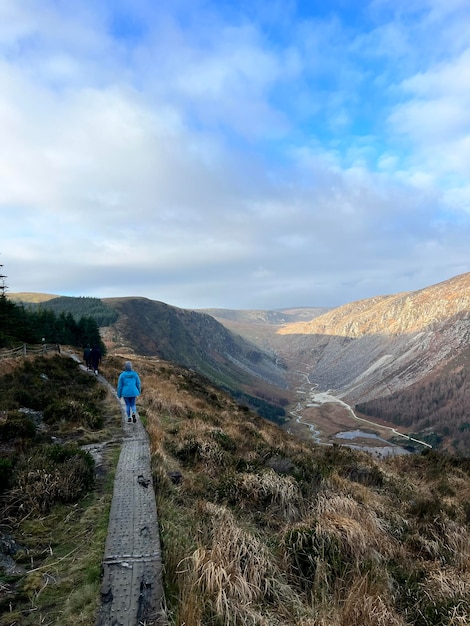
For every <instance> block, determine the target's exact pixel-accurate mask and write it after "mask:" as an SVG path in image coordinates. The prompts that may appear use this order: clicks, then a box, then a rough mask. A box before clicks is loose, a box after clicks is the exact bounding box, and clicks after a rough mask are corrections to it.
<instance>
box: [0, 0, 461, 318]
mask: <svg viewBox="0 0 470 626" xmlns="http://www.w3.org/2000/svg"><path fill="white" fill-rule="evenodd" d="M0 211H1V232H0V263H1V264H3V273H4V274H6V276H7V281H6V283H7V285H8V288H9V291H10V292H17V291H35V292H46V293H54V294H61V295H70V296H76V295H81V296H96V297H108V296H145V297H148V298H151V299H153V300H160V301H163V302H167V303H168V304H172V305H175V306H180V307H184V308H204V307H224V308H238V309H246V308H250V309H252V308H255V309H275V308H282V307H289V306H338V305H341V304H344V303H346V302H350V301H353V300H358V299H361V298H367V297H371V296H374V295H382V294H388V293H397V292H399V291H408V290H415V289H420V288H422V287H426V286H428V285H431V284H434V283H437V282H440V281H442V280H446V279H447V278H450V277H452V276H455V275H457V274H461V273H463V272H468V271H470V246H469V242H470V5H469V3H468V0H371V1H368V0H328V1H326V0H299V1H296V0H159V1H158V2H157V1H156V0H99V1H97V0H0Z"/></svg>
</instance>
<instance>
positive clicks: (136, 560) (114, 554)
mask: <svg viewBox="0 0 470 626" xmlns="http://www.w3.org/2000/svg"><path fill="white" fill-rule="evenodd" d="M99 378H100V380H101V381H102V382H104V383H106V384H108V385H109V383H107V382H106V380H105V379H104V378H102V377H101V376H100V377H99ZM111 389H112V390H113V392H114V393H115V390H114V389H113V388H112V387H111ZM121 414H122V420H123V430H124V438H123V443H122V448H121V454H120V457H119V462H118V466H117V471H116V476H115V480H114V492H113V500H112V504H111V511H110V515H109V524H108V535H107V540H106V547H105V553H104V558H103V581H102V586H101V607H100V609H99V613H98V619H97V626H140V625H141V626H163V625H165V624H167V621H166V618H165V611H164V596H163V586H162V559H161V550H160V536H159V531H158V517H157V507H156V503H155V493H154V489H153V483H152V475H151V469H150V445H149V438H148V434H147V432H146V430H145V428H144V427H143V425H142V423H141V421H140V419H139V417H138V416H137V422H136V423H135V424H134V423H130V424H129V423H127V416H126V412H125V407H124V402H123V401H121Z"/></svg>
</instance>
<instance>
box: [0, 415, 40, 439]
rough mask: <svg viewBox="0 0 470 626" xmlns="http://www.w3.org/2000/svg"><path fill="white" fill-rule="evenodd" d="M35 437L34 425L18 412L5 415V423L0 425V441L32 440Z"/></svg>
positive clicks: (26, 416) (29, 419)
mask: <svg viewBox="0 0 470 626" xmlns="http://www.w3.org/2000/svg"><path fill="white" fill-rule="evenodd" d="M35 436H36V425H35V424H34V421H33V420H32V419H31V418H30V417H29V416H28V415H24V414H23V413H20V412H17V411H15V412H13V413H10V414H8V415H7V419H6V421H5V422H3V423H2V424H0V441H15V439H33V438H34V437H35Z"/></svg>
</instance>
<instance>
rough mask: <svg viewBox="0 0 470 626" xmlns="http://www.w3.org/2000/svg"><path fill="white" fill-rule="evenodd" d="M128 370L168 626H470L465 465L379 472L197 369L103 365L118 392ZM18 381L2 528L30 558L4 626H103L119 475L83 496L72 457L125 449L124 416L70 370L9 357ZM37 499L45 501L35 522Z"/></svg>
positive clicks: (24, 561)
mask: <svg viewBox="0 0 470 626" xmlns="http://www.w3.org/2000/svg"><path fill="white" fill-rule="evenodd" d="M120 350H121V351H122V346H121V347H120ZM129 357H131V358H132V361H133V364H134V367H135V369H136V370H137V371H138V372H139V374H140V375H141V378H142V387H143V390H144V393H143V395H142V396H141V397H140V398H139V400H138V411H139V415H140V417H141V419H142V421H143V423H144V424H146V427H147V430H148V433H149V437H150V442H151V454H152V474H153V482H154V486H155V492H156V497H157V508H158V516H159V526H160V533H161V539H162V559H163V564H164V570H163V571H164V584H165V595H166V602H167V608H168V617H169V626H183V625H185V626H208V625H209V624H214V625H215V624H221V625H222V624H225V625H226V626H248V625H251V626H410V625H411V624H413V626H455V625H462V626H463V625H465V624H468V618H469V616H470V508H469V502H470V466H469V461H468V460H465V459H456V458H452V457H449V456H445V455H440V454H437V453H435V452H428V453H426V454H414V455H407V456H400V457H395V458H388V459H383V460H381V461H378V460H376V459H374V458H373V457H372V456H371V455H368V454H365V453H360V452H356V451H353V450H349V449H348V448H345V447H341V446H324V445H316V444H314V443H313V442H306V441H301V440H299V439H298V438H297V437H294V436H291V435H288V434H287V433H286V432H284V431H283V430H282V429H280V428H278V427H277V426H275V425H274V424H272V423H270V422H268V421H266V420H263V419H261V418H260V417H259V416H257V415H256V414H254V413H253V412H250V411H249V410H247V409H246V407H241V406H240V405H238V404H237V403H236V402H235V401H234V400H233V398H232V397H230V396H229V395H228V394H226V393H224V392H223V391H221V390H220V389H219V388H217V387H216V386H214V385H213V384H212V383H211V382H210V381H209V380H208V379H207V378H204V377H203V376H201V375H200V374H198V373H197V372H195V371H194V370H190V369H187V368H183V367H181V366H178V365H175V364H174V363H171V362H168V361H164V360H162V359H161V358H158V357H154V356H141V355H139V354H136V353H135V351H134V352H132V351H130V352H127V353H122V352H121V353H120V354H119V355H113V354H109V355H108V356H107V357H106V359H105V361H104V363H103V365H102V372H103V373H104V375H105V376H106V378H107V380H108V381H109V382H110V383H111V385H113V386H114V385H115V384H116V382H117V378H118V375H119V373H120V371H121V369H122V366H123V362H124V360H125V359H127V358H129ZM6 371H7V372H8V374H7V376H6V377H5V378H2V379H0V387H1V388H2V389H3V393H2V394H1V402H2V404H1V406H0V437H1V438H2V444H3V448H2V453H3V454H4V453H5V446H8V456H7V461H8V462H10V463H11V464H15V465H16V467H17V469H18V472H17V473H16V472H15V474H14V475H11V472H10V473H9V474H5V473H4V475H3V476H4V478H6V479H7V480H6V482H4V484H3V488H4V489H6V490H5V492H4V497H3V499H2V501H1V503H2V505H3V506H4V509H3V510H2V520H3V522H2V524H3V525H2V528H1V531H2V532H5V531H7V535H8V536H7V540H8V541H7V542H4V545H6V546H15V545H18V546H20V548H21V549H18V550H17V552H16V553H13V556H15V555H16V556H15V559H17V561H18V565H19V566H20V568H19V569H17V570H15V569H14V567H13V569H10V574H9V575H8V577H5V576H3V574H2V573H1V572H0V608H1V609H2V611H0V626H12V625H13V624H14V623H17V624H22V626H33V624H37V623H38V615H40V616H41V623H44V624H51V625H52V624H57V623H60V624H61V626H72V624H73V626H75V625H76V624H82V626H93V625H94V624H95V623H96V621H95V619H94V615H96V608H97V606H98V593H99V571H100V567H99V563H100V557H101V555H100V553H99V547H100V546H101V549H102V548H103V545H104V537H103V528H105V523H103V522H104V520H103V519H102V518H103V513H104V512H105V511H106V508H107V504H106V502H107V500H106V497H102V496H101V495H100V491H101V490H102V489H103V488H104V486H105V485H106V484H108V485H109V480H107V479H106V475H105V476H103V472H107V471H110V467H109V465H108V466H106V465H104V466H101V467H100V471H99V472H96V473H95V475H96V476H101V477H100V479H99V481H98V483H97V484H96V486H95V487H93V486H90V483H89V482H88V483H87V488H88V490H89V493H88V494H87V495H86V497H84V498H83V496H82V498H81V499H79V500H77V498H76V495H75V494H73V498H72V497H71V496H72V494H71V495H70V499H69V495H68V493H69V490H70V489H71V488H72V487H76V486H80V488H82V489H83V483H80V482H78V481H77V479H76V477H77V475H79V474H78V472H82V471H83V470H84V468H88V470H87V471H88V474H89V468H90V465H89V459H88V457H86V458H87V461H86V465H84V464H83V462H80V463H76V462H75V461H74V462H71V461H70V459H71V456H70V455H71V454H73V457H75V456H77V458H79V459H82V457H83V459H85V457H84V456H83V455H82V454H80V453H79V451H78V450H77V448H76V446H75V447H73V448H70V447H69V446H68V445H67V446H64V448H63V450H62V449H61V446H62V445H63V443H65V442H66V441H67V438H70V437H72V438H73V440H74V441H76V442H79V443H85V442H91V441H100V442H103V441H104V437H106V439H107V441H106V440H105V441H104V445H105V446H106V445H108V446H109V448H110V450H112V449H114V447H115V445H116V442H117V441H118V439H117V438H116V432H115V429H116V425H117V423H116V413H115V412H114V413H113V411H112V407H111V404H110V402H111V399H110V398H109V396H108V398H106V396H107V394H106V392H105V390H104V389H103V390H102V392H100V389H99V386H98V384H97V380H96V378H95V377H94V376H92V375H87V374H86V373H84V372H80V371H79V369H78V365H77V364H76V363H75V362H74V361H72V360H71V359H69V357H68V356H56V357H54V359H53V361H48V360H45V359H44V358H43V357H40V358H39V359H37V360H28V361H26V362H24V363H23V361H22V360H21V359H19V360H17V361H16V362H15V363H14V362H13V361H12V360H10V361H9V362H8V364H7V367H6ZM85 390H87V391H86V394H85ZM45 392H46V393H45ZM78 398H81V399H82V401H81V402H80V401H79V400H78ZM101 402H105V404H103V405H100V403H101ZM113 402H114V404H115V401H113ZM29 407H31V408H33V409H34V413H29V412H28V411H24V409H27V408H29ZM48 407H51V408H50V409H49V408H48ZM19 408H21V409H23V411H19ZM59 408H60V414H59V413H58V411H59ZM110 422H111V423H112V427H111V428H112V430H111V431H107V432H105V431H101V430H97V429H100V428H102V427H103V426H105V425H106V424H108V426H106V427H107V428H108V429H109V428H110V425H109V424H110ZM20 424H21V425H22V429H21V430H19V429H18V426H19V425H20ZM41 425H47V426H48V428H47V429H44V428H42V426H41ZM13 426H14V427H13ZM50 428H52V430H49V429H50ZM74 429H75V433H74ZM111 433H112V434H111ZM52 435H54V437H55V439H52ZM62 442H63V443H62ZM45 446H46V447H45ZM46 449H47V450H48V451H49V452H48V456H47V457H45V455H44V451H45V450H46ZM32 460H33V461H34V465H31V463H32ZM52 460H53V462H54V465H51V461H52ZM61 463H66V471H60V464H61ZM58 464H59V468H58V467H56V466H57V465H58ZM52 468H53V471H52ZM62 469H63V468H62ZM28 472H29V474H28ZM12 479H13V480H12ZM32 479H34V482H32ZM10 481H11V482H10ZM51 487H54V489H51ZM82 494H83V492H82ZM64 495H65V497H64ZM25 502H26V503H33V504H34V506H30V505H29V504H28V506H29V508H28V509H27V513H26V515H25V508H24V503H25ZM97 524H99V528H97V527H96V525H97ZM67 526H69V527H71V528H73V533H71V532H70V531H69V532H68V533H67ZM84 538H85V541H86V543H85V544H84ZM71 543H72V545H71ZM83 545H86V546H87V548H86V549H85V550H84V549H81V547H82V546H83ZM33 558H34V561H33V560H32V559H33ZM12 560H13V561H14V559H12V558H11V557H10V561H9V563H10V566H12V563H11V561H12ZM1 567H2V566H1V565H0V570H1ZM11 572H13V573H11ZM2 576H3V578H2Z"/></svg>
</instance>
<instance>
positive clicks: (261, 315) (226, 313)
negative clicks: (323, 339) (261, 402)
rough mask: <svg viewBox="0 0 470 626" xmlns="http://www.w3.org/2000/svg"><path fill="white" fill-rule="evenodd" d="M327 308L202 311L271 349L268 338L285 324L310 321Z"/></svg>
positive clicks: (327, 309)
mask: <svg viewBox="0 0 470 626" xmlns="http://www.w3.org/2000/svg"><path fill="white" fill-rule="evenodd" d="M330 310H331V309H330V308H327V307H303V308H292V309H280V310H275V311H263V310H236V309H202V310H201V311H200V312H201V313H207V314H208V315H210V316H211V317H213V318H214V319H216V320H217V321H219V322H220V323H221V324H223V325H224V326H225V327H226V328H228V329H229V330H231V331H232V332H233V333H237V334H239V335H242V337H245V338H246V339H248V340H249V341H252V342H253V343H255V344H256V345H258V346H260V347H261V348H262V349H265V350H269V349H270V347H271V341H270V337H271V336H272V335H273V334H275V333H276V332H277V331H278V330H279V329H280V328H281V327H283V326H285V325H286V324H293V323H296V322H305V321H310V320H312V319H313V318H315V317H318V316H319V315H322V314H324V313H326V312H327V311H330Z"/></svg>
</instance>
